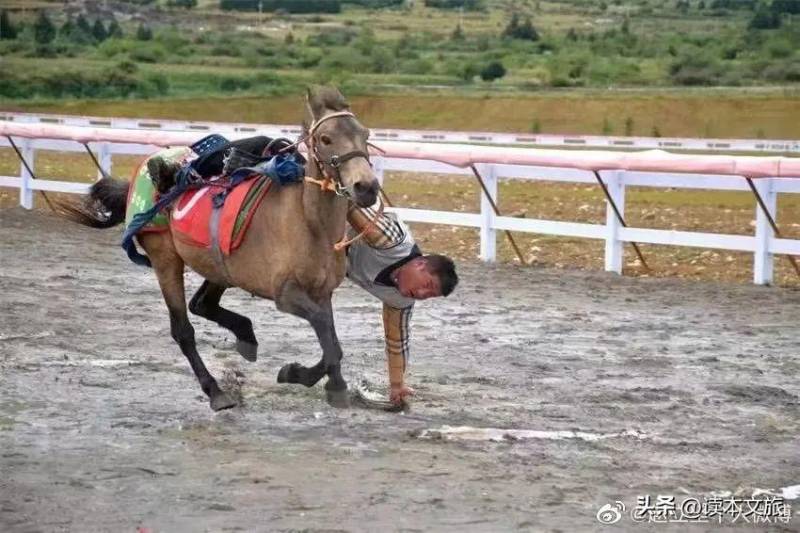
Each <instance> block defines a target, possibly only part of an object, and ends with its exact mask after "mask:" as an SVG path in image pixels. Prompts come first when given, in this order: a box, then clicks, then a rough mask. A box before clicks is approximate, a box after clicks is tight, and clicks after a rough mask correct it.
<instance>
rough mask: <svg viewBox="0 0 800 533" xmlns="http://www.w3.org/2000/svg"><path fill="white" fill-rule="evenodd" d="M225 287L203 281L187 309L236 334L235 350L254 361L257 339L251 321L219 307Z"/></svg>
mask: <svg viewBox="0 0 800 533" xmlns="http://www.w3.org/2000/svg"><path fill="white" fill-rule="evenodd" d="M225 289H226V287H223V286H222V285H217V284H216V283H211V282H210V281H204V282H203V284H202V285H201V286H200V288H199V289H197V292H196V293H195V295H194V296H193V297H192V299H191V301H190V302H189V311H191V312H192V313H194V314H195V315H197V316H201V317H203V318H207V319H209V320H211V321H212V322H216V323H217V324H219V325H220V326H222V327H223V328H225V329H227V330H229V331H230V332H231V333H233V334H234V335H236V351H237V352H239V354H241V356H242V357H244V358H245V359H247V360H248V361H251V362H252V361H255V360H256V354H257V352H258V341H256V334H255V333H254V332H253V322H252V321H251V320H250V319H249V318H247V317H245V316H242V315H240V314H238V313H234V312H233V311H229V310H227V309H225V308H224V307H220V305H219V301H220V299H221V298H222V294H223V293H224V292H225Z"/></svg>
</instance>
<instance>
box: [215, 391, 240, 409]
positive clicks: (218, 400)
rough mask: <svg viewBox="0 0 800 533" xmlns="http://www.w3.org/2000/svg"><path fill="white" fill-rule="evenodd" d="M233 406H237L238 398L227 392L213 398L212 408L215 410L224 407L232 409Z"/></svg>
mask: <svg viewBox="0 0 800 533" xmlns="http://www.w3.org/2000/svg"><path fill="white" fill-rule="evenodd" d="M232 407H236V400H234V399H233V398H231V397H230V396H229V395H228V394H227V393H225V392H220V393H219V394H217V395H216V396H214V397H213V398H211V409H213V410H214V411H222V410H223V409H230V408H232Z"/></svg>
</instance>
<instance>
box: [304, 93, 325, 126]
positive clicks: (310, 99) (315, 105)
mask: <svg viewBox="0 0 800 533" xmlns="http://www.w3.org/2000/svg"><path fill="white" fill-rule="evenodd" d="M325 107H326V103H325V98H324V94H323V91H322V89H321V88H320V87H308V88H307V89H306V109H308V112H309V113H310V114H311V120H312V121H315V120H317V119H318V118H320V117H321V116H323V115H324V114H325Z"/></svg>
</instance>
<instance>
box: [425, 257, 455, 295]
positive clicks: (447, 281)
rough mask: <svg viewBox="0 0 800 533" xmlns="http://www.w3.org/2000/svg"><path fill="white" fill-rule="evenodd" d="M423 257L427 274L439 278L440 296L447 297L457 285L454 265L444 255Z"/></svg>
mask: <svg viewBox="0 0 800 533" xmlns="http://www.w3.org/2000/svg"><path fill="white" fill-rule="evenodd" d="M423 257H424V258H425V266H426V268H427V269H428V272H430V273H432V274H436V276H438V278H439V286H440V287H441V288H442V296H448V295H449V294H450V293H451V292H453V289H455V288H456V285H458V274H456V265H455V263H453V260H452V259H450V258H449V257H447V256H445V255H439V254H431V255H426V256H423Z"/></svg>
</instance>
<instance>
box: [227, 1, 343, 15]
mask: <svg viewBox="0 0 800 533" xmlns="http://www.w3.org/2000/svg"><path fill="white" fill-rule="evenodd" d="M259 4H260V5H261V8H262V9H263V10H264V11H269V12H277V11H285V12H286V13H340V12H341V11H342V4H341V2H340V1H339V0H221V1H220V3H219V7H220V8H221V9H225V10H236V11H258V9H259Z"/></svg>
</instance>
